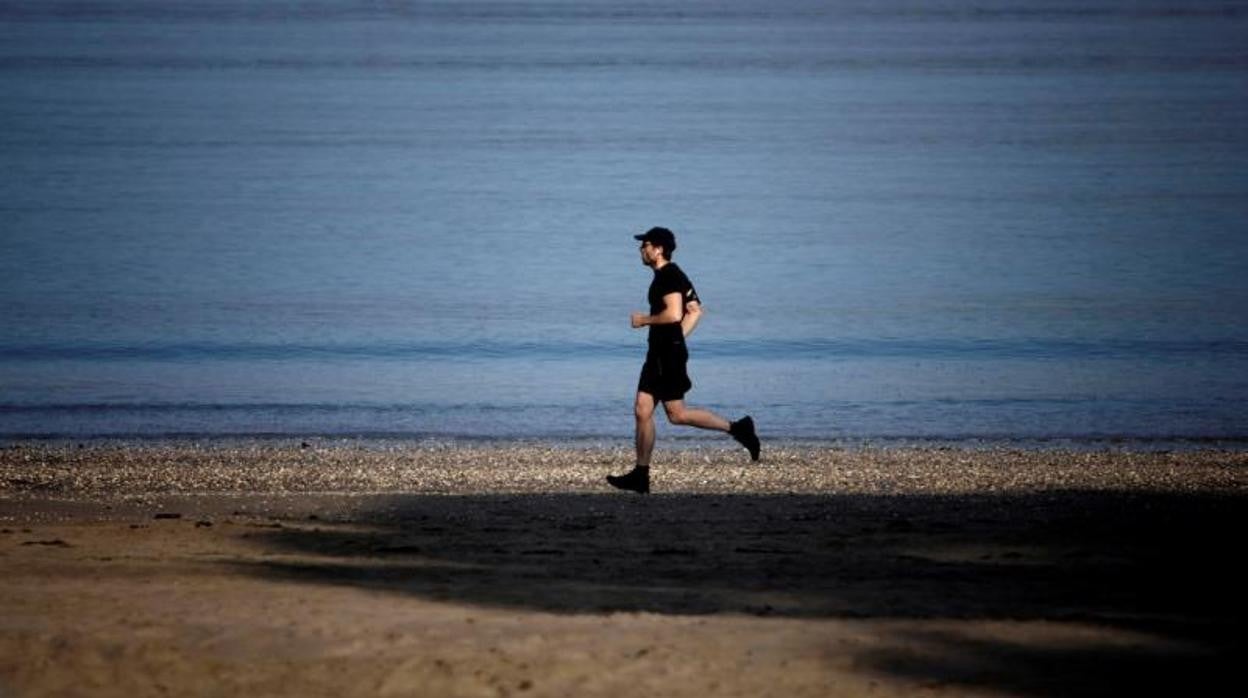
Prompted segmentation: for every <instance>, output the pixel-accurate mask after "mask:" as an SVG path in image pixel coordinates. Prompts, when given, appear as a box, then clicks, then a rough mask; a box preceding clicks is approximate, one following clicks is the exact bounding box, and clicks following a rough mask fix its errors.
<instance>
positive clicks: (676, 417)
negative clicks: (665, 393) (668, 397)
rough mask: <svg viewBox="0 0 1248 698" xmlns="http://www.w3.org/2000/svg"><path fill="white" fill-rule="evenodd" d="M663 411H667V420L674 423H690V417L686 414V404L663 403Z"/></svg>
mask: <svg viewBox="0 0 1248 698" xmlns="http://www.w3.org/2000/svg"><path fill="white" fill-rule="evenodd" d="M663 411H664V412H666V413H667V421H669V422H671V423H672V424H677V425H680V424H688V423H689V417H688V415H686V414H685V406H684V405H673V404H669V403H663Z"/></svg>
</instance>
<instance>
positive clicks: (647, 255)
mask: <svg viewBox="0 0 1248 698" xmlns="http://www.w3.org/2000/svg"><path fill="white" fill-rule="evenodd" d="M662 257H663V248H662V247H656V246H655V245H653V244H651V243H649V242H643V243H641V263H642V264H644V265H646V266H648V267H652V266H654V265H655V264H656V263H658V261H659V260H660V259H662Z"/></svg>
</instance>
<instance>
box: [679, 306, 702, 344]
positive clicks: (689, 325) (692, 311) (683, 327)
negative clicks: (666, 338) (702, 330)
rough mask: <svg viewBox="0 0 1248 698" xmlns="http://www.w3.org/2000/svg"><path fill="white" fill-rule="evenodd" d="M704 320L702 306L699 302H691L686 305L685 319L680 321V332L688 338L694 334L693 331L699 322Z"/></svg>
mask: <svg viewBox="0 0 1248 698" xmlns="http://www.w3.org/2000/svg"><path fill="white" fill-rule="evenodd" d="M701 319H702V304H701V303H699V302H698V301H689V302H688V303H686V304H685V317H684V318H683V319H682V320H681V321H680V331H681V332H682V333H683V334H684V335H685V336H686V337H688V336H689V335H691V334H693V330H694V328H695V327H697V326H698V321H699V320H701Z"/></svg>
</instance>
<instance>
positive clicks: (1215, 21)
mask: <svg viewBox="0 0 1248 698" xmlns="http://www.w3.org/2000/svg"><path fill="white" fill-rule="evenodd" d="M1246 37H1248V3H1245V2H1201V1H1196V2H1186V1H1185V2H1178V1H1177V0H1156V1H1153V2H1120V1H1118V0H1091V1H1090V2H1082V3H1074V4H1069V3H1054V2H1046V1H1044V0H1014V1H1006V2H999V1H994V2H988V1H987V0H943V1H940V2H922V3H916V2H906V1H903V0H885V1H883V2H866V1H865V0H863V1H861V2H853V1H845V2H834V3H828V2H802V1H791V0H785V1H781V2H767V3H759V2H740V1H737V2H718V1H717V2H710V1H706V2H683V3H649V2H605V1H601V0H591V1H588V2H586V1H578V2H571V1H567V2H559V1H554V2H528V1H524V0H517V1H515V2H502V3H499V2H472V1H466V2H413V3H373V2H364V1H363V0H359V1H356V0H323V1H320V2H306V3H299V2H296V3H271V2H259V1H256V2H248V1H245V0H213V1H207V0H196V1H192V2H178V3H166V2H156V1H154V0H153V1H149V0H102V1H101V2H94V3H78V2H66V1H58V0H49V1H48V2H37V3H36V2H6V1H3V0H0V91H2V93H3V94H4V95H5V97H4V99H3V101H0V153H2V154H3V160H4V174H3V175H2V176H0V214H2V216H3V218H2V219H0V220H2V221H3V222H2V223H0V302H2V306H0V313H2V322H0V437H3V438H10V439H13V438H26V437H31V436H41V437H54V438H55V437H84V436H119V435H120V436H160V435H170V434H189V435H199V436H213V435H218V436H225V435H238V434H279V435H280V434H289V435H299V434H327V435H383V436H384V435H397V436H420V437H430V436H431V437H439V436H443V437H456V438H461V437H462V438H522V439H537V440H542V439H554V440H558V439H572V438H582V437H588V438H605V439H627V438H628V436H629V435H630V434H631V429H632V417H631V404H632V398H633V391H634V389H635V386H636V378H637V372H638V370H639V368H640V363H641V358H642V354H643V353H644V335H643V334H642V333H639V332H637V331H634V330H631V329H630V328H629V326H628V313H629V312H630V311H632V310H635V309H641V308H643V307H644V305H645V290H646V286H647V284H648V283H649V275H650V272H649V270H647V269H646V268H644V267H643V266H641V264H640V262H639V259H638V255H637V250H636V244H635V242H634V241H633V239H632V235H633V234H634V233H636V232H640V231H642V230H644V229H646V228H648V227H650V226H651V225H666V226H668V227H671V228H672V229H674V230H675V231H676V233H677V235H678V240H679V250H678V251H677V253H676V261H678V262H679V263H680V265H681V266H682V268H684V269H685V271H686V272H687V273H688V274H689V275H690V276H691V277H692V278H693V280H694V283H695V284H696V285H697V288H698V291H699V294H700V296H701V297H702V299H703V301H704V303H705V305H706V309H707V313H706V319H705V320H704V322H703V324H702V325H701V327H699V329H698V331H697V332H696V333H695V335H694V336H693V337H692V338H691V340H690V341H691V352H692V355H693V359H692V363H691V372H692V374H693V378H694V381H695V384H696V388H695V390H694V391H693V392H692V393H690V395H689V401H690V402H691V403H696V404H700V405H706V406H709V407H711V408H713V409H716V410H718V411H721V412H723V413H725V414H726V415H727V416H730V417H735V416H737V415H738V414H741V413H744V412H751V413H753V414H754V415H755V417H756V419H757V420H758V422H759V424H760V428H761V429H762V430H763V431H764V433H765V435H767V436H770V437H773V438H790V439H816V440H818V439H867V440H870V439H896V438H916V439H966V438H970V439H977V438H988V439H996V440H1004V441H1011V440H1035V439H1136V440H1140V441H1142V442H1144V441H1155V440H1167V439H1197V440H1201V439H1213V440H1230V441H1232V442H1234V441H1235V440H1241V441H1242V440H1244V439H1245V438H1248V420H1245V418H1244V410H1243V409H1242V407H1241V403H1242V396H1243V395H1244V394H1245V393H1246V391H1245V388H1248V351H1245V350H1246V349H1248V281H1246V279H1248V276H1246V275H1245V274H1244V272H1243V270H1244V268H1245V266H1246V262H1248V126H1246V124H1248V41H1245V38H1246ZM663 434H664V435H666V436H675V435H677V434H683V435H686V436H694V435H697V434H696V433H690V432H688V431H687V430H676V429H670V428H666V427H665V428H664V431H663Z"/></svg>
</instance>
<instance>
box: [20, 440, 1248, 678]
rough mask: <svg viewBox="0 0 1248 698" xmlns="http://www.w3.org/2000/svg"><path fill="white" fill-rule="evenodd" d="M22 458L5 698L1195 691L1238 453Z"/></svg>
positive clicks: (427, 449)
mask: <svg viewBox="0 0 1248 698" xmlns="http://www.w3.org/2000/svg"><path fill="white" fill-rule="evenodd" d="M629 462H630V461H629V452H628V450H627V449H626V448H623V447H609V446H599V447H583V448H579V447H578V448H574V447H563V448H551V447H546V446H541V445H481V446H463V445H441V446H439V445H422V444H389V445H385V444H382V445H378V444H372V445H365V444H354V443H351V442H341V443H340V442H312V443H308V444H301V443H299V442H297V441H296V442H293V443H272V442H253V443H238V444H232V445H226V444H215V445H196V444H192V443H184V444H179V443H163V444H147V445H144V444H138V445H136V444H93V445H87V446H86V447H78V446H76V445H49V444H26V445H16V446H11V447H9V448H7V449H5V450H3V451H0V567H2V568H3V570H4V574H3V575H0V696H44V695H84V696H85V695H90V696H113V695H118V696H120V695H127V696H134V695H139V696H146V695H169V694H172V695H221V696H226V695H231V696H232V695H301V696H302V695H311V696H318V695H325V696H343V695H347V696H354V695H370V696H372V695H411V696H517V695H525V696H528V695H533V696H583V695H638V696H655V695H664V696H704V695H724V696H757V695H778V696H781V695H782V696H857V695H879V696H903V695H904V696H910V695H985V696H1005V695H1011V696H1078V695H1129V694H1131V693H1135V692H1138V691H1144V690H1149V691H1150V692H1156V691H1158V690H1161V691H1163V692H1173V693H1182V694H1195V695H1199V694H1203V693H1208V692H1210V691H1211V690H1212V688H1213V687H1214V686H1220V685H1225V683H1224V682H1225V681H1226V680H1227V679H1229V678H1231V677H1232V676H1235V675H1236V674H1235V673H1234V672H1233V670H1234V669H1236V667H1235V665H1234V663H1235V662H1236V661H1237V660H1239V659H1240V658H1241V657H1242V656H1243V641H1242V640H1241V639H1240V638H1239V636H1238V633H1239V631H1241V630H1242V628H1243V627H1244V621H1245V616H1246V613H1245V610H1246V609H1245V601H1244V597H1243V589H1244V581H1245V579H1244V575H1243V573H1242V571H1240V570H1239V567H1238V564H1237V563H1238V560H1237V558H1238V557H1239V555H1240V552H1241V550H1242V542H1241V540H1240V538H1241V533H1242V531H1243V530H1244V523H1245V511H1248V510H1246V509H1245V506H1244V504H1245V498H1246V495H1248V468H1246V466H1248V454H1245V453H1240V452H1218V451H1199V452H1184V453H1129V452H1111V451H1104V452H1071V451H1057V450H1055V451H1009V450H992V449H984V450H977V449H935V448H928V449H905V448H891V449H879V450H877V449H867V448H861V449H838V448H829V447H819V448H815V447H809V448H807V447H793V448H773V449H771V450H770V451H769V452H768V453H767V454H766V456H765V458H764V462H763V463H761V464H749V463H747V462H746V459H745V458H744V456H743V454H741V453H739V452H738V451H735V450H727V449H722V450H721V449H716V448H708V447H691V448H686V449H683V450H680V451H666V452H664V453H662V455H661V457H660V458H659V459H658V460H656V464H655V471H654V482H653V486H654V493H653V494H651V495H649V496H644V497H643V496H637V495H626V494H623V493H617V492H614V491H611V490H610V488H608V487H607V485H606V483H605V482H603V476H604V475H606V474H607V473H610V472H622V471H623V470H626V469H627V467H628V464H629Z"/></svg>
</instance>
